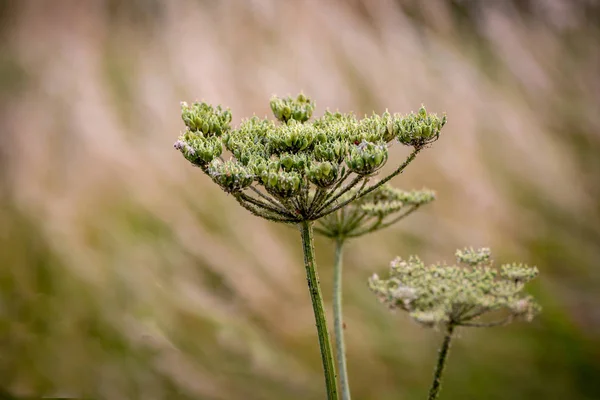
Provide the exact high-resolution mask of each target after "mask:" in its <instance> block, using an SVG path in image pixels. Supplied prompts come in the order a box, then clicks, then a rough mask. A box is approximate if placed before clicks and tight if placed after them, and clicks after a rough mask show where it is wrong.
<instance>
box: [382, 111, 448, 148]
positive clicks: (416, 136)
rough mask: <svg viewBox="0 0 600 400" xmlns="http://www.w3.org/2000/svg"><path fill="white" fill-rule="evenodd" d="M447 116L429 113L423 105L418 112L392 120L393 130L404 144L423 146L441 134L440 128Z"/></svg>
mask: <svg viewBox="0 0 600 400" xmlns="http://www.w3.org/2000/svg"><path fill="white" fill-rule="evenodd" d="M446 121H447V120H446V116H445V115H443V116H442V118H439V117H438V116H437V115H436V114H429V113H427V110H425V107H423V106H421V108H420V109H419V112H418V113H416V114H415V113H411V114H409V115H407V116H406V117H404V118H396V119H395V120H394V121H393V122H392V126H393V128H392V129H393V131H394V133H395V134H396V135H397V137H398V141H400V143H402V144H406V145H410V146H414V147H422V146H425V145H427V144H429V143H431V142H433V141H435V140H437V139H438V138H439V136H440V130H441V129H442V127H443V126H444V125H446Z"/></svg>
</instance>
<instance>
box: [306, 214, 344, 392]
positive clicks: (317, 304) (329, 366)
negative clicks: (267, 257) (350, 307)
mask: <svg viewBox="0 0 600 400" xmlns="http://www.w3.org/2000/svg"><path fill="white" fill-rule="evenodd" d="M300 230H301V232H302V249H303V250H304V265H305V267H306V278H307V281H308V290H309V292H310V298H311V300H312V305H313V311H314V313H315V322H316V325H317V334H318V336H319V346H320V348H321V359H322V361H323V370H324V374H325V385H326V387H327V399H328V400H337V398H338V397H337V396H338V395H337V376H336V373H335V364H334V361H333V351H332V350H331V342H330V339H329V332H328V331H327V320H326V318H325V310H324V308H323V296H322V295H321V286H320V284H319V275H318V273H317V263H316V261H315V249H314V245H313V241H314V239H313V236H314V235H313V223H312V222H311V221H302V222H301V223H300Z"/></svg>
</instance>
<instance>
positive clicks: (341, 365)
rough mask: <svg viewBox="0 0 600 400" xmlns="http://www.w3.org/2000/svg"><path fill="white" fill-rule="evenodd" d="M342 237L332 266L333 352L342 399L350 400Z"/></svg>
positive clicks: (337, 241)
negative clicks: (345, 337) (345, 339)
mask: <svg viewBox="0 0 600 400" xmlns="http://www.w3.org/2000/svg"><path fill="white" fill-rule="evenodd" d="M343 252H344V239H343V238H338V239H337V240H336V242H335V265H334V267H333V328H334V331H335V352H336V355H337V365H338V371H339V374H340V386H341V390H342V400H350V384H349V383H348V370H347V368H346V346H345V344H344V321H343V314H342V259H343Z"/></svg>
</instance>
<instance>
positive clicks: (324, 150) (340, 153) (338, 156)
mask: <svg viewBox="0 0 600 400" xmlns="http://www.w3.org/2000/svg"><path fill="white" fill-rule="evenodd" d="M313 155H314V157H315V160H317V161H329V162H332V163H335V164H340V163H341V162H342V161H344V159H345V158H346V156H347V155H348V144H347V143H346V142H342V141H339V140H335V141H333V142H325V143H318V144H316V145H315V147H314V150H313Z"/></svg>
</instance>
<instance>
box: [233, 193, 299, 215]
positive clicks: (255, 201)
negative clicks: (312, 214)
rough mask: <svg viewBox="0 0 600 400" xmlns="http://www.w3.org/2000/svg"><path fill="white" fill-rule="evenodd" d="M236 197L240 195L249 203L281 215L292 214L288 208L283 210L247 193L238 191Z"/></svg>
mask: <svg viewBox="0 0 600 400" xmlns="http://www.w3.org/2000/svg"><path fill="white" fill-rule="evenodd" d="M236 197H239V198H240V199H242V200H244V201H247V202H248V203H251V204H254V205H255V206H256V207H258V208H259V209H263V210H265V211H269V212H272V213H274V214H276V215H279V216H281V217H284V218H287V217H289V216H290V214H289V213H288V212H287V211H286V210H282V209H281V208H279V207H273V206H271V205H270V204H267V203H265V202H264V201H261V200H259V199H257V198H254V197H252V196H248V195H247V194H246V193H236Z"/></svg>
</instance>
